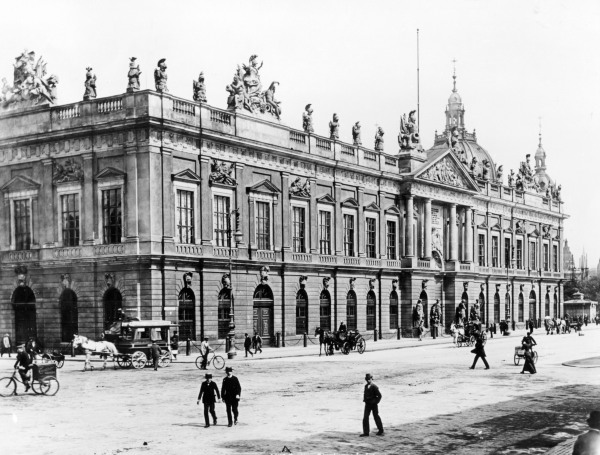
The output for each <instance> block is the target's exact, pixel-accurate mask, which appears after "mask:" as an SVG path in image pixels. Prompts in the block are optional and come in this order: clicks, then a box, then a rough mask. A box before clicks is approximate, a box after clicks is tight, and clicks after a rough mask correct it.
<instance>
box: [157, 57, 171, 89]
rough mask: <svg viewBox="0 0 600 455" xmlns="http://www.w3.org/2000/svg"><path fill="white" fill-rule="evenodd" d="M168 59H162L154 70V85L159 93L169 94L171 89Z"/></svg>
mask: <svg viewBox="0 0 600 455" xmlns="http://www.w3.org/2000/svg"><path fill="white" fill-rule="evenodd" d="M166 60H167V59H166V58H161V59H160V60H159V61H158V63H157V66H158V68H156V69H155V70H154V85H155V86H156V91H157V92H159V93H169V89H168V88H167V64H166V63H165V62H166Z"/></svg>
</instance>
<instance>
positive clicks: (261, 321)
mask: <svg viewBox="0 0 600 455" xmlns="http://www.w3.org/2000/svg"><path fill="white" fill-rule="evenodd" d="M252 318H253V329H254V332H255V333H258V334H259V335H260V336H261V337H262V340H263V343H264V344H270V342H271V338H273V336H274V333H273V291H272V290H271V288H270V287H269V285H267V284H259V285H258V286H257V287H256V290H255V291H254V302H253V308H252Z"/></svg>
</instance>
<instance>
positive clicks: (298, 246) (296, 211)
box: [292, 207, 306, 253]
mask: <svg viewBox="0 0 600 455" xmlns="http://www.w3.org/2000/svg"><path fill="white" fill-rule="evenodd" d="M305 213H306V211H305V210H304V207H293V210H292V248H293V251H294V253H305V252H306V248H305V243H304V232H305Z"/></svg>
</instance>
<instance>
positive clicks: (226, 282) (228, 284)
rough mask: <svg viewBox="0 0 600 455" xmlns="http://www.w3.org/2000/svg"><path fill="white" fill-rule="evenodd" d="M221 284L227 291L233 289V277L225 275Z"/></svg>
mask: <svg viewBox="0 0 600 455" xmlns="http://www.w3.org/2000/svg"><path fill="white" fill-rule="evenodd" d="M221 284H222V285H223V287H224V288H225V289H231V277H230V276H229V273H225V274H224V275H223V276H222V277H221Z"/></svg>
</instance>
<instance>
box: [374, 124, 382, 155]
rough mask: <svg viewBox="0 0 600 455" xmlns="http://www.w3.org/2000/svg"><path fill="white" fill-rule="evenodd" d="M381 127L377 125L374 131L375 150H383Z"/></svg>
mask: <svg viewBox="0 0 600 455" xmlns="http://www.w3.org/2000/svg"><path fill="white" fill-rule="evenodd" d="M383 134H384V132H383V128H382V127H380V126H378V127H377V132H376V133H375V151H376V152H383Z"/></svg>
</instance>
